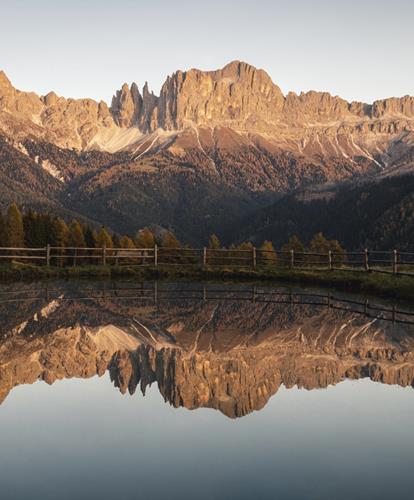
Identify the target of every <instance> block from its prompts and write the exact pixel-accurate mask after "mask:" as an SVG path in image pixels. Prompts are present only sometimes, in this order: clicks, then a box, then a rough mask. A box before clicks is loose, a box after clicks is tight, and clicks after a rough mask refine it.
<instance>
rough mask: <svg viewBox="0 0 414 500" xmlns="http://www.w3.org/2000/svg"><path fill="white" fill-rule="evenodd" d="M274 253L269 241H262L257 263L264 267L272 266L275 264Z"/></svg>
mask: <svg viewBox="0 0 414 500" xmlns="http://www.w3.org/2000/svg"><path fill="white" fill-rule="evenodd" d="M276 258H277V255H276V252H275V249H274V246H273V243H272V242H271V241H264V242H263V244H262V246H261V247H260V248H259V251H258V255H257V261H258V263H259V264H261V265H264V266H272V265H274V264H275V263H276Z"/></svg>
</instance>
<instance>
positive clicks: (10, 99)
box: [0, 61, 414, 162]
mask: <svg viewBox="0 0 414 500" xmlns="http://www.w3.org/2000/svg"><path fill="white" fill-rule="evenodd" d="M16 121H17V122H16ZM413 123H414V97H410V96H406V97H403V98H390V99H385V100H381V101H377V102H374V103H373V104H372V105H368V104H364V103H359V102H353V103H348V102H347V101H345V100H343V99H341V98H339V97H334V96H332V95H330V94H328V93H324V92H315V91H310V92H307V93H301V94H300V95H297V94H295V93H292V92H291V93H289V94H287V96H284V95H283V94H282V92H281V90H280V89H279V87H278V86H277V85H275V84H274V83H273V82H272V80H271V79H270V77H269V75H268V74H267V73H266V72H265V71H263V70H260V69H256V68H254V67H253V66H251V65H249V64H246V63H243V62H240V61H234V62H232V63H230V64H228V65H227V66H225V67H224V68H222V69H220V70H217V71H200V70H197V69H191V70H189V71H177V72H176V73H174V74H173V75H171V76H169V77H168V78H167V80H166V82H165V83H164V85H163V86H162V89H161V93H160V96H159V97H157V96H155V95H154V94H153V93H152V92H150V91H149V89H148V85H147V84H145V86H144V88H143V90H142V93H141V92H140V90H139V88H138V86H137V84H135V83H133V84H132V85H131V86H128V85H127V84H124V85H123V86H122V88H121V90H119V91H117V92H116V94H115V95H114V97H113V99H112V104H111V107H110V108H108V106H107V105H106V104H105V103H104V102H100V103H97V102H95V101H93V100H92V99H65V98H63V97H58V96H57V95H56V94H55V93H53V92H50V93H49V94H47V95H46V96H44V97H39V96H37V95H36V94H34V93H31V92H21V91H18V90H16V89H14V87H13V86H12V85H11V83H10V81H9V80H8V79H7V77H6V75H5V74H4V73H3V72H2V73H0V128H1V129H3V131H5V132H6V133H9V134H12V133H16V132H17V133H18V134H19V135H20V136H22V137H24V136H26V137H27V136H36V137H41V138H43V139H46V140H48V141H50V142H53V143H54V144H57V145H59V146H63V147H75V148H77V149H80V150H83V149H87V148H88V149H94V148H100V149H106V150H108V151H117V150H121V149H125V148H126V149H128V148H129V147H132V146H133V145H134V144H138V146H139V141H140V140H141V141H143V142H144V143H145V137H146V136H147V135H148V134H153V133H154V132H155V131H157V130H162V131H164V132H167V133H168V132H177V133H179V134H182V133H183V132H184V131H186V130H192V131H193V134H194V135H193V139H192V140H190V141H188V139H187V140H186V141H187V142H186V147H184V149H201V151H204V152H205V153H206V154H209V153H208V151H209V150H212V149H214V145H215V144H216V143H217V138H215V137H214V133H215V134H220V132H219V129H226V128H229V129H231V130H234V131H236V132H237V133H239V134H246V133H247V134H252V135H253V136H254V135H256V136H257V135H259V136H260V137H262V140H261V145H260V147H262V148H263V147H265V149H267V150H268V151H270V152H272V148H273V149H274V148H275V147H277V148H279V149H281V150H286V151H290V152H295V153H296V154H301V155H304V156H309V157H313V158H315V157H317V156H318V155H319V156H321V157H323V158H324V159H325V161H326V160H327V159H328V158H331V157H338V158H341V159H342V160H344V159H348V158H349V159H352V158H355V157H357V156H363V157H366V158H368V159H371V160H372V161H373V162H374V161H378V159H377V157H378V156H382V157H383V159H384V161H386V160H387V158H388V157H389V158H392V154H391V153H392V151H391V152H390V151H389V148H390V146H391V143H392V140H394V139H395V138H396V137H397V136H398V137H399V138H400V139H404V134H410V136H411V135H412V133H413V130H414V125H413ZM125 129H127V130H131V131H130V132H128V133H126V131H125ZM212 129H215V132H214V133H213V131H212ZM208 133H210V134H211V136H210V138H208V137H207V135H208ZM222 134H225V132H222ZM263 135H265V138H266V141H267V142H268V143H270V145H271V146H272V147H270V145H269V144H267V146H264V144H265V143H264V142H263ZM154 139H155V138H152V140H153V142H154V143H155V140H154ZM225 140H226V139H224V141H225ZM238 142H240V143H241V144H243V137H242V135H240V136H239V138H238V139H236V141H235V143H236V144H234V145H233V149H234V150H237V149H240V146H239V147H238V148H237V143H238ZM258 142H259V139H258V138H257V137H256V138H254V139H253V140H252V141H251V143H250V147H256V148H257V145H258ZM161 143H162V140H161V139H159V138H157V144H156V147H154V150H153V149H151V148H148V144H147V145H146V146H145V148H144V149H142V150H139V151H140V152H141V153H142V152H143V151H144V150H145V152H146V153H151V152H152V151H157V150H158V149H159V146H160V144H161ZM166 144H167V146H168V147H169V146H170V144H169V143H168V142H167V143H166ZM179 148H182V146H179ZM135 149H136V148H135ZM176 150H177V148H176ZM174 151H175V150H174V149H171V152H174ZM389 158H388V160H389Z"/></svg>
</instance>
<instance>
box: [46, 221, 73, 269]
mask: <svg viewBox="0 0 414 500" xmlns="http://www.w3.org/2000/svg"><path fill="white" fill-rule="evenodd" d="M49 241H50V244H51V245H52V246H53V247H59V248H62V247H64V246H66V245H68V242H69V228H68V226H67V224H66V222H65V221H64V220H63V219H61V218H60V217H55V218H53V219H52V222H51V226H50V237H49ZM54 253H55V254H58V255H62V254H64V253H65V250H64V249H63V248H62V249H61V250H55V251H54ZM65 261H66V259H65V258H64V257H58V258H57V259H56V262H57V264H58V265H60V266H63V264H64V263H65Z"/></svg>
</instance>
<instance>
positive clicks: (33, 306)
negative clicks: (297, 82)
mask: <svg viewBox="0 0 414 500" xmlns="http://www.w3.org/2000/svg"><path fill="white" fill-rule="evenodd" d="M409 312H410V311H409V309H407V307H404V306H401V305H396V304H392V303H388V302H381V301H378V300H374V299H369V300H368V303H367V302H366V298H365V297H355V296H349V295H345V294H338V293H331V294H329V295H328V294H327V292H321V291H314V290H301V289H297V288H296V289H293V290H288V289H285V288H277V287H253V286H251V285H202V284H188V283H180V284H165V283H164V284H161V283H159V284H155V283H142V284H141V283H139V284H132V283H104V282H100V283H85V282H82V283H71V282H67V283H63V282H55V283H49V284H47V285H44V284H33V285H30V284H17V285H7V286H6V285H3V286H1V287H0V313H1V325H0V401H1V404H0V425H1V431H0V435H1V448H0V478H1V491H2V497H3V496H4V498H7V499H9V498H10V499H20V498H45V499H49V498H50V499H56V498H62V499H66V498H68V499H69V498H127V497H131V496H132V497H133V498H147V497H151V498H164V497H168V498H194V497H197V498H202V499H204V498H206V499H207V498H208V499H210V498H217V499H222V498H223V499H227V498H266V499H267V498H287V499H290V498H292V499H296V498H298V499H299V498H304V499H308V498H309V499H325V498H326V499H331V498H337V499H342V498H343V499H345V498H346V499H348V498H376V499H377V498H379V499H382V498H384V499H385V498H398V497H409V496H411V493H412V489H413V487H414V480H413V479H412V473H411V468H412V463H413V460H414V446H413V445H414V431H413V430H412V415H413V414H414V411H413V410H414V398H413V391H412V384H413V380H414V341H413V334H414V325H413V324H412V323H411V321H412V319H413V316H411V315H410V314H404V313H409Z"/></svg>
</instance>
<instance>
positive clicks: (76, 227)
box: [67, 219, 86, 248]
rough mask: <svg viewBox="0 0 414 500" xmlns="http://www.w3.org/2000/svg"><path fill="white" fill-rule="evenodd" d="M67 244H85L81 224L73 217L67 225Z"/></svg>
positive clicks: (81, 246)
mask: <svg viewBox="0 0 414 500" xmlns="http://www.w3.org/2000/svg"><path fill="white" fill-rule="evenodd" d="M67 244H68V246H70V247H77V248H84V247H85V246H86V242H85V238H84V236H83V231H82V226H81V225H80V224H79V222H78V221H77V220H76V219H74V220H73V221H72V222H71V224H70V226H69V234H68V242H67Z"/></svg>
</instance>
